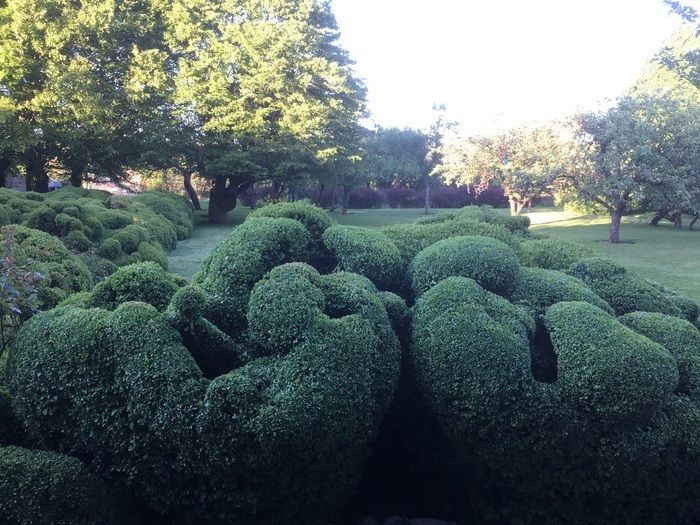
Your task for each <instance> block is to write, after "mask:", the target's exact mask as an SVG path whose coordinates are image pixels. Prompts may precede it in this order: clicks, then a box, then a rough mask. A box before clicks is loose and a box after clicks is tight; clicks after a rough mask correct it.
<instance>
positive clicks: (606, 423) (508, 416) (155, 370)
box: [0, 201, 700, 525]
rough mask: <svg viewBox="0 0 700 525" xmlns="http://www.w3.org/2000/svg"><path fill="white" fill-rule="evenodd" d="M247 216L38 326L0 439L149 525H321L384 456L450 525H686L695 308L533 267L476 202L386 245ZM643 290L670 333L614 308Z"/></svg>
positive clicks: (279, 209)
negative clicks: (75, 466)
mask: <svg viewBox="0 0 700 525" xmlns="http://www.w3.org/2000/svg"><path fill="white" fill-rule="evenodd" d="M37 202H38V201H37ZM263 210H264V212H261V213H260V215H263V216H254V217H251V218H250V219H249V220H246V221H245V222H244V223H243V224H242V225H241V226H240V227H238V228H236V229H235V230H234V231H233V232H231V234H230V235H229V237H228V238H227V239H226V240H224V241H223V242H221V243H220V244H219V245H218V246H217V248H216V249H215V250H214V251H213V252H212V254H211V255H210V256H209V257H208V258H207V259H206V260H205V261H203V263H202V266H201V270H200V273H199V274H198V275H197V276H196V278H195V279H194V282H193V283H191V284H189V285H188V284H187V283H185V282H183V281H182V280H180V279H178V278H174V277H173V276H171V275H169V274H167V273H166V272H165V271H163V270H162V269H161V268H160V267H159V266H158V265H157V264H155V263H152V262H148V263H140V264H135V265H131V266H126V267H123V268H120V269H118V270H117V271H116V272H115V273H114V274H113V275H111V276H109V277H108V278H106V279H105V280H104V281H103V282H101V283H99V284H98V286H97V287H96V288H95V289H94V291H90V292H82V293H77V294H74V295H72V296H69V297H68V298H67V299H65V300H64V301H63V303H62V304H61V305H60V306H59V307H57V308H55V309H53V310H50V311H48V312H44V313H41V314H38V315H36V316H34V317H33V318H32V319H30V320H29V321H28V322H27V323H26V324H25V325H24V326H23V327H22V329H21V330H20V331H19V333H18V335H17V337H16V339H15V340H14V342H13V348H12V351H11V353H10V357H9V361H8V369H7V372H8V373H7V376H8V387H9V392H10V393H11V396H12V405H13V406H12V411H7V410H6V411H5V416H7V415H8V414H9V416H8V417H5V416H3V414H2V413H1V412H2V411H1V410H0V430H2V428H11V425H16V420H15V419H13V418H14V417H16V418H17V420H19V421H21V423H22V425H23V427H24V431H26V435H22V432H19V434H16V435H15V436H18V437H15V438H14V439H15V440H16V441H15V442H17V440H21V442H22V443H29V444H30V445H32V446H36V447H40V448H43V449H48V450H52V451H55V452H59V453H64V454H69V455H71V456H74V457H76V458H78V459H80V460H82V461H84V462H85V463H86V464H87V465H88V467H89V469H90V470H91V471H92V472H93V473H96V474H98V475H100V476H101V477H102V478H104V479H106V480H108V482H109V484H110V485H111V487H112V489H113V493H114V494H115V495H117V496H118V497H126V498H127V500H128V501H129V502H130V504H131V505H132V508H134V509H135V512H136V513H139V512H141V513H143V515H144V516H157V517H158V519H161V520H163V521H164V522H166V523H174V522H175V521H176V520H177V521H178V522H180V523H205V524H206V523H211V524H214V523H240V524H243V525H248V524H250V525H253V524H257V523H281V524H289V525H292V524H296V523H310V524H318V525H322V524H325V523H328V522H330V521H331V520H334V519H336V518H338V517H339V516H341V515H342V514H341V512H342V510H343V508H344V505H345V504H346V503H347V502H348V500H349V498H351V496H352V495H353V494H357V492H356V491H357V489H358V486H364V483H366V482H367V479H366V478H365V479H364V481H363V472H365V476H366V472H367V471H366V470H365V469H366V468H368V466H372V465H373V466H374V467H372V468H375V469H376V468H377V467H376V464H377V462H380V463H379V464H380V465H382V466H383V467H384V469H385V473H384V474H383V475H384V476H385V477H386V478H387V480H391V482H392V483H398V484H399V485H400V486H401V487H402V489H403V488H404V487H405V488H407V490H409V491H411V490H413V491H415V492H414V493H411V494H412V495H411V497H412V498H413V499H415V500H416V501H417V502H418V503H419V505H420V504H423V505H425V507H421V508H426V509H428V512H430V513H431V514H434V515H444V516H446V517H450V519H453V521H457V522H476V523H484V522H488V521H493V520H494V519H497V520H499V521H502V522H504V523H523V524H534V523H551V524H554V523H570V524H572V525H579V524H581V525H583V524H586V523H609V522H619V523H630V524H632V523H640V522H647V521H649V520H651V521H652V522H654V523H656V522H658V523H667V522H673V523H679V524H683V525H690V524H692V523H695V522H696V521H697V518H698V517H699V516H698V513H697V508H700V500H699V496H698V494H700V490H698V487H700V474H698V472H700V469H697V468H695V467H696V466H697V465H700V447H699V446H698V445H697V436H698V435H700V407H698V405H697V396H698V395H700V394H698V392H700V387H698V384H696V383H698V381H700V375H699V372H698V370H700V369H698V370H696V368H698V363H700V361H698V359H700V357H699V355H700V354H698V352H700V331H698V329H697V328H696V327H695V326H694V325H693V324H692V323H691V322H690V321H687V320H685V318H686V317H692V316H693V315H696V313H697V305H695V304H694V303H692V301H689V300H687V299H685V298H682V297H680V296H677V295H676V294H674V293H673V292H671V291H669V290H666V289H663V288H661V287H659V286H657V285H653V284H651V283H647V282H646V281H643V280H642V279H640V278H638V277H636V276H634V275H633V274H631V273H630V272H628V271H627V270H626V269H625V268H623V267H621V266H619V265H616V264H614V263H612V262H611V261H607V260H604V259H597V258H590V257H589V258H583V259H580V257H579V255H582V256H586V255H587V254H586V253H585V251H583V250H578V249H577V248H578V247H577V246H575V245H574V246H571V250H570V251H571V252H572V253H575V254H577V255H576V258H575V259H573V261H574V262H573V264H572V266H571V268H570V270H569V274H566V273H563V272H561V271H558V270H552V269H548V268H540V267H536V266H525V265H523V264H522V262H521V261H522V260H525V259H524V257H525V256H524V255H523V254H525V253H530V254H534V255H533V256H532V257H533V259H531V260H537V261H538V262H539V263H540V264H542V265H543V266H546V265H550V264H551V265H554V266H558V267H561V266H563V265H565V262H566V261H567V255H569V254H568V253H567V250H566V247H562V245H559V244H557V245H556V247H557V248H561V249H559V250H558V251H556V250H555V252H554V256H553V257H552V258H551V259H546V258H545V257H544V254H545V253H546V248H545V247H546V245H547V243H546V242H545V241H546V240H545V239H533V236H532V235H531V234H529V232H528V231H527V224H526V223H525V222H523V221H518V220H512V219H509V218H507V217H506V220H505V221H501V223H500V224H495V223H496V222H498V221H497V220H496V219H494V218H491V214H492V213H493V212H492V211H491V210H488V209H486V210H482V211H479V210H475V209H467V210H465V211H464V212H457V213H456V214H452V215H445V216H442V215H441V216H439V218H436V219H432V218H431V220H422V221H420V222H419V223H416V224H414V225H408V226H409V227H407V228H404V229H402V228H387V229H386V233H385V232H380V231H377V230H370V229H364V228H349V227H340V226H330V227H328V224H327V223H326V222H325V221H323V219H321V216H320V215H318V213H317V210H315V209H313V208H311V207H309V205H307V204H295V205H294V206H291V207H289V206H287V205H286V204H284V205H274V206H270V207H267V208H263ZM116 211H119V210H116ZM71 213H72V212H71ZM120 213H121V212H120ZM482 213H483V216H482V219H478V218H477V215H479V214H482ZM266 215H275V216H266ZM117 216H118V214H117ZM483 218H491V219H490V220H491V222H483ZM115 220H116V219H115ZM132 226H136V227H137V228H130V229H127V230H126V231H127V232H135V235H136V236H137V237H138V236H139V235H141V234H142V233H143V232H141V230H140V229H138V225H132ZM479 228H481V230H480V231H482V232H483V233H484V235H466V236H465V235H463V233H464V231H465V229H469V230H468V231H477V229H479ZM389 232H393V234H394V235H396V238H397V239H399V242H397V243H394V241H393V238H392V237H391V234H390V233H389ZM397 232H400V235H398V233H397ZM412 232H416V233H415V235H416V237H417V239H412V237H411V235H412ZM489 232H491V233H493V236H490V235H489V234H488V233H489ZM497 236H502V238H503V240H499V239H498V238H497ZM122 237H123V238H126V237H125V235H124V234H123V235H122ZM109 239H110V240H113V241H114V242H113V243H111V244H112V246H111V247H110V245H109V244H107V245H106V246H105V247H104V249H105V250H110V249H111V250H115V248H117V246H116V245H117V243H118V244H119V246H118V248H119V250H122V249H123V248H121V246H122V240H124V239H122V240H117V239H115V238H114V237H109ZM319 240H320V241H322V242H323V243H324V244H325V246H326V247H327V248H328V253H329V255H330V256H332V258H333V259H332V260H334V262H335V264H332V265H330V267H328V266H325V267H324V263H323V262H322V261H320V260H319V258H317V257H315V256H314V248H313V247H314V246H319V245H318V244H317V243H318V241H319ZM504 240H505V241H507V242H504ZM103 242H105V241H103ZM128 242H129V241H128V239H127V240H125V243H128ZM528 243H529V244H528ZM554 244H556V243H554ZM399 245H401V246H402V247H401V248H400V247H399ZM523 245H528V247H527V248H525V249H522V247H523ZM416 249H418V251H417V253H416V254H415V255H414V256H410V258H409V255H408V254H410V252H411V251H412V250H416ZM528 250H529V251H528ZM115 251H116V250H115ZM542 261H543V262H542ZM553 261H556V262H553ZM309 262H313V263H314V264H316V266H314V265H310V264H308V263H309ZM330 268H336V271H335V272H332V273H324V272H325V271H328V269H330ZM341 269H342V270H344V271H337V270H341ZM350 270H354V272H355V273H350ZM409 283H410V287H411V289H410V290H409V288H408V286H405V284H409ZM640 283H641V284H640ZM613 285H615V286H613ZM635 287H636V288H635ZM386 288H390V289H392V290H393V292H392V291H380V290H382V289H386ZM599 290H601V291H600V292H599ZM639 290H642V291H643V292H644V294H642V292H640V291H639ZM649 290H650V291H649ZM638 297H642V298H644V301H642V300H641V299H639V307H640V309H641V308H651V306H658V305H660V304H661V305H671V306H672V307H673V308H675V310H672V311H673V313H674V314H675V316H668V315H664V314H662V313H650V312H653V310H651V311H650V312H639V311H636V312H635V313H627V312H625V311H624V309H623V308H622V307H621V305H630V308H631V307H632V306H633V305H634V304H635V303H634V301H636V300H638V299H637V298H638ZM136 301H141V302H136ZM413 301H415V303H412V302H413ZM146 303H150V304H146ZM407 303H408V305H407ZM411 304H413V306H412V307H410V308H409V307H408V306H410V305H411ZM650 305H651V306H650ZM625 308H627V307H626V306H625ZM657 311H658V310H657ZM621 313H627V315H624V316H623V317H621V318H620V319H619V320H618V319H616V318H615V317H614V316H613V314H621ZM696 354H698V355H696ZM402 356H403V362H402ZM696 361H697V362H696ZM400 370H401V374H402V375H401V378H399V371H400ZM37 378H41V380H37ZM399 379H400V380H399ZM396 392H398V394H397V395H396V396H395V393H396ZM3 399H4V400H5V401H6V402H5V405H6V406H8V407H9V404H8V403H7V401H8V400H9V397H8V396H4V398H3V396H2V391H1V390H0V402H2V401H3ZM1 407H2V404H1V403H0V409H1ZM13 413H14V415H15V416H13V415H12V414H13ZM6 422H10V425H9V426H8V425H7V424H6ZM1 425H5V426H4V427H1ZM13 428H16V426H15V427H13ZM5 435H7V433H5ZM0 438H2V439H4V440H5V441H6V442H7V441H8V439H7V438H6V437H3V433H2V432H0ZM383 447H384V448H383ZM373 448H374V449H375V451H374V455H373ZM389 449H393V450H391V453H390V454H389V456H387V455H386V452H387V450H389ZM394 461H395V462H397V463H402V464H403V463H405V462H409V463H408V465H405V464H404V465H403V467H400V468H399V467H397V465H396V464H394V463H393V462H394ZM413 462H415V465H417V466H418V468H419V469H420V468H428V469H430V472H431V478H430V479H431V484H434V487H431V489H430V491H428V492H422V491H421V489H420V488H419V487H421V486H422V485H421V484H417V485H416V487H417V488H413V487H412V486H413V484H414V482H415V479H413V478H412V477H411V476H412V475H416V474H410V472H412V470H411V469H412V468H413V465H414V463H413ZM402 468H404V469H405V470H401V469H402ZM370 472H375V470H370ZM397 472H408V473H409V474H408V475H407V476H406V477H402V478H396V476H397V474H396V473H397ZM395 478H396V479H395ZM397 480H398V481H397ZM436 494H439V495H440V496H439V497H436ZM679 498H680V499H679ZM630 502H633V503H634V505H630ZM591 512H592V513H593V514H591ZM173 516H177V518H174V517H173ZM591 516H593V517H592V518H591Z"/></svg>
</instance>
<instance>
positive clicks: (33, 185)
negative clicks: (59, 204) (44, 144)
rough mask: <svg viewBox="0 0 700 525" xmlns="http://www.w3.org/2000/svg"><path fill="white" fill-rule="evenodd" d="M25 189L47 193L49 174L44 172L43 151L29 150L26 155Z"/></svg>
mask: <svg viewBox="0 0 700 525" xmlns="http://www.w3.org/2000/svg"><path fill="white" fill-rule="evenodd" d="M26 169H27V176H26V184H27V191H37V192H39V193H48V191H49V176H48V175H47V174H46V163H45V161H44V155H43V152H41V151H38V150H32V151H29V153H28V155H27V166H26Z"/></svg>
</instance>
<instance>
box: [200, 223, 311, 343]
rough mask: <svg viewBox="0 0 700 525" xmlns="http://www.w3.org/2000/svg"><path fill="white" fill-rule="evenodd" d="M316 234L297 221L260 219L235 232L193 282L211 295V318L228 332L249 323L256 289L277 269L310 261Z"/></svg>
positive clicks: (207, 314)
mask: <svg viewBox="0 0 700 525" xmlns="http://www.w3.org/2000/svg"><path fill="white" fill-rule="evenodd" d="M310 244H311V235H310V234H309V232H308V230H307V229H306V228H305V227H304V226H303V225H302V224H301V223H300V222H298V221H295V220H293V219H287V218H271V217H261V218H258V219H251V220H249V221H246V222H245V223H243V224H242V225H241V226H239V227H238V228H236V229H235V230H233V232H232V233H231V235H229V237H228V238H227V239H226V240H224V241H223V242H221V243H220V244H219V245H218V246H217V247H216V248H215V249H214V251H213V252H212V253H211V255H209V256H208V257H207V258H206V259H204V261H202V266H201V269H200V271H199V273H198V274H197V275H195V277H194V279H193V282H194V283H195V284H197V285H199V286H200V287H201V288H202V289H203V290H204V291H205V293H206V294H207V306H206V315H205V317H207V318H208V319H210V320H211V321H212V322H214V324H216V325H217V326H219V327H220V328H221V329H222V330H224V331H225V332H226V333H228V334H233V333H234V332H236V331H238V330H239V329H240V328H241V327H242V326H244V325H245V310H246V306H247V304H248V298H249V296H250V290H251V289H252V287H253V285H254V284H255V283H256V282H257V281H259V280H260V279H261V278H262V277H263V275H265V274H266V273H267V272H268V271H270V270H271V269H272V268H274V267H275V266H279V265H280V264H284V263H287V262H292V261H306V260H307V258H308V257H309V248H310Z"/></svg>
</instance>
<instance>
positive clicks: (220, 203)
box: [209, 176, 238, 224]
mask: <svg viewBox="0 0 700 525" xmlns="http://www.w3.org/2000/svg"><path fill="white" fill-rule="evenodd" d="M227 181H228V177H224V176H218V177H216V178H215V179H214V184H213V185H212V187H211V191H210V192H209V222H210V223H212V224H220V223H222V222H224V221H225V220H226V214H227V213H228V212H230V211H231V210H232V209H234V208H235V207H236V199H237V197H238V193H237V191H236V188H235V187H234V186H233V184H231V182H230V181H228V182H229V185H228V186H227V185H226V183H227Z"/></svg>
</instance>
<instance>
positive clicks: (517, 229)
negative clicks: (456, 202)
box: [458, 206, 530, 234]
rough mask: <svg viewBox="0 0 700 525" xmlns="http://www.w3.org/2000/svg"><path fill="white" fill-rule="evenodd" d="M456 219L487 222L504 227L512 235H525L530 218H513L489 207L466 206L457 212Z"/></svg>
mask: <svg viewBox="0 0 700 525" xmlns="http://www.w3.org/2000/svg"><path fill="white" fill-rule="evenodd" d="M458 217H460V218H463V219H471V220H475V221H481V222H488V223H491V224H498V225H500V226H504V227H505V228H507V229H508V230H510V231H511V232H513V233H519V234H524V233H527V230H528V228H529V227H530V217H527V216H525V215H521V216H518V217H513V216H510V215H506V214H505V213H503V212H499V211H496V210H494V209H493V208H491V207H490V206H466V207H465V208H462V209H461V210H459V212H458Z"/></svg>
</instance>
